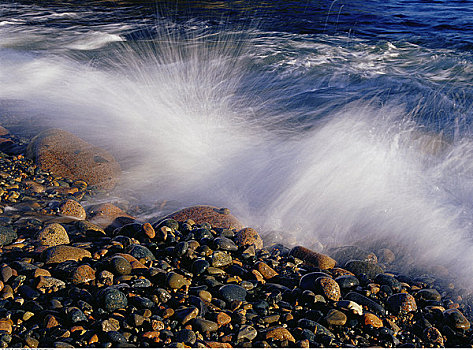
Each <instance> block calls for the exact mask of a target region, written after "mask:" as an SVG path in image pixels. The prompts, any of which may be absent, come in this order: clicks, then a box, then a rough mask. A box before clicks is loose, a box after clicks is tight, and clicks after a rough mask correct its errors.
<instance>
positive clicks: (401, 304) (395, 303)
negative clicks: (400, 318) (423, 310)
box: [386, 293, 417, 315]
mask: <svg viewBox="0 0 473 350" xmlns="http://www.w3.org/2000/svg"><path fill="white" fill-rule="evenodd" d="M386 306H387V308H388V309H389V311H391V312H392V313H393V314H395V315H397V314H401V313H408V312H411V311H416V310H417V304H416V300H415V299H414V297H413V296H412V295H410V294H408V293H397V294H393V295H391V296H390V297H389V298H388V299H387V301H386Z"/></svg>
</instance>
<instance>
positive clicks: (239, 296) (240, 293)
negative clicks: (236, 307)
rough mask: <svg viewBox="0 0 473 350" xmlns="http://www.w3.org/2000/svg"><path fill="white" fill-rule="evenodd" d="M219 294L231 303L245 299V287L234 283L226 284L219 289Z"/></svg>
mask: <svg viewBox="0 0 473 350" xmlns="http://www.w3.org/2000/svg"><path fill="white" fill-rule="evenodd" d="M219 294H220V296H221V297H222V299H223V300H225V301H226V302H229V303H231V302H232V301H235V300H236V301H245V299H246V294H247V292H246V289H245V288H243V287H241V286H239V285H236V284H226V285H224V286H222V287H220V289H219Z"/></svg>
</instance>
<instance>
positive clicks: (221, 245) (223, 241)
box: [214, 236, 238, 252]
mask: <svg viewBox="0 0 473 350" xmlns="http://www.w3.org/2000/svg"><path fill="white" fill-rule="evenodd" d="M214 245H215V249H219V250H227V251H231V252H236V251H237V250H238V247H237V245H236V244H235V243H234V242H233V241H232V240H231V239H229V238H227V237H222V236H220V237H217V238H215V239H214Z"/></svg>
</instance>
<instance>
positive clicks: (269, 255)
mask: <svg viewBox="0 0 473 350" xmlns="http://www.w3.org/2000/svg"><path fill="white" fill-rule="evenodd" d="M183 212H184V214H186V215H183ZM183 212H179V213H176V214H174V215H171V216H169V217H167V218H164V219H162V220H160V221H158V222H155V223H148V222H139V221H137V220H135V219H133V218H132V217H131V216H129V215H126V213H124V212H123V211H121V210H120V209H119V208H117V207H114V206H113V205H111V204H106V205H101V206H99V207H94V208H91V209H90V210H89V213H88V214H87V216H86V218H85V219H86V220H84V219H83V218H82V219H78V218H77V219H76V220H74V221H71V222H68V223H62V224H59V223H43V224H42V228H40V229H38V230H37V231H36V232H35V234H34V235H32V236H31V237H30V239H28V240H26V241H25V243H24V245H23V246H22V247H21V248H18V246H15V245H12V246H10V247H7V249H4V253H3V254H2V258H1V260H2V265H1V267H0V275H1V276H0V278H1V282H0V310H1V311H0V341H1V345H2V346H13V347H25V346H27V347H38V346H39V347H111V346H119V347H125V346H139V347H250V346H254V347H294V346H297V347H309V346H310V347H315V346H369V345H380V346H401V345H407V346H426V347H430V346H458V345H463V346H465V345H468V344H471V343H472V333H471V330H470V323H469V321H468V320H467V318H466V317H465V316H464V314H463V313H462V307H463V308H465V306H464V305H460V303H461V300H452V298H451V296H450V295H449V293H448V292H439V291H438V290H436V289H435V288H434V286H433V283H434V282H435V281H433V280H428V279H427V278H424V279H422V278H420V279H415V280H413V279H410V278H408V277H406V276H402V275H395V274H392V273H385V272H384V271H383V269H382V268H381V267H380V265H378V264H377V263H376V260H377V257H376V255H374V254H372V253H367V254H364V255H363V251H361V250H360V249H357V248H354V247H343V248H340V249H338V250H337V251H334V255H333V256H334V257H340V261H343V257H346V256H347V253H350V252H352V253H353V252H355V251H356V252H357V254H356V255H357V257H359V258H360V260H356V259H350V260H348V261H346V262H345V263H344V264H343V267H338V266H337V261H336V260H335V259H333V258H331V257H329V256H327V255H324V254H320V253H317V252H314V251H311V250H309V249H306V248H303V247H294V248H292V249H291V250H290V249H288V248H286V247H284V246H282V245H273V246H271V247H266V248H264V247H263V241H262V239H261V237H260V235H259V234H258V233H257V232H256V231H255V230H254V229H251V228H244V227H241V225H240V224H239V223H238V221H236V220H235V218H234V217H233V216H231V215H230V214H229V212H228V209H217V208H212V207H193V208H190V209H186V210H185V211H183ZM187 214H193V215H195V220H194V219H193V218H192V217H188V216H187ZM176 217H177V218H179V219H180V220H181V221H177V220H175V219H174V218H176ZM225 217H228V219H229V220H228V221H227V222H225V220H223V219H224V218H225ZM117 218H122V219H127V220H124V221H122V222H121V223H122V224H121V225H117ZM214 219H215V220H216V222H219V224H220V227H214V226H212V222H213V220H214ZM202 220H207V221H205V222H203V221H202ZM97 223H99V224H97ZM235 226H236V227H235ZM4 248H5V247H4ZM360 254H361V255H360ZM352 257H353V256H352Z"/></svg>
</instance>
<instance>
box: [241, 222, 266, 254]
mask: <svg viewBox="0 0 473 350" xmlns="http://www.w3.org/2000/svg"><path fill="white" fill-rule="evenodd" d="M234 241H235V243H236V245H237V246H239V247H244V246H247V245H252V244H254V245H255V248H256V249H262V248H263V240H262V239H261V237H260V235H259V234H258V232H256V230H255V229H253V228H250V227H247V228H244V229H242V230H240V231H238V232H237V234H236V235H235V237H234Z"/></svg>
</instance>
